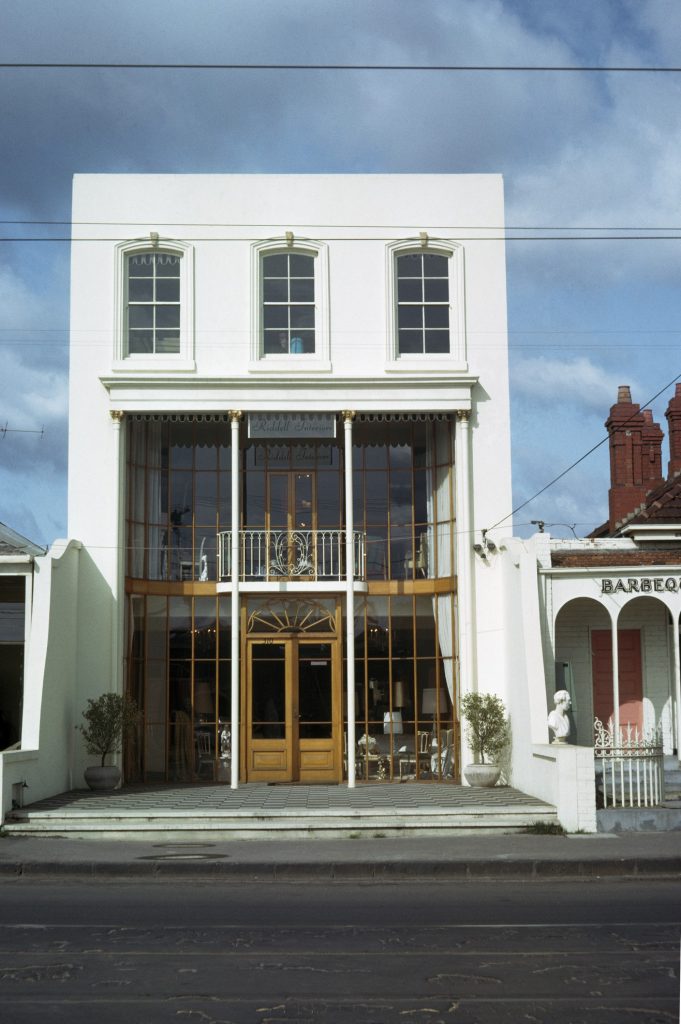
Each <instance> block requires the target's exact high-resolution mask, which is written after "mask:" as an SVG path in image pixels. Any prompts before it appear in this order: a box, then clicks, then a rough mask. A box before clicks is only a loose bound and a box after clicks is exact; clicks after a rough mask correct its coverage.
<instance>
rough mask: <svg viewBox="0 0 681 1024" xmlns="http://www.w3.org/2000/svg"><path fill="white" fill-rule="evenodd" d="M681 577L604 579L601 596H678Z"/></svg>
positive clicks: (680, 587) (680, 589) (680, 588)
mask: <svg viewBox="0 0 681 1024" xmlns="http://www.w3.org/2000/svg"><path fill="white" fill-rule="evenodd" d="M679 591H681V577H679V576H638V577H636V576H634V577H630V578H629V579H612V578H610V579H608V578H605V579H602V580H601V594H663V593H672V594H678V593H679Z"/></svg>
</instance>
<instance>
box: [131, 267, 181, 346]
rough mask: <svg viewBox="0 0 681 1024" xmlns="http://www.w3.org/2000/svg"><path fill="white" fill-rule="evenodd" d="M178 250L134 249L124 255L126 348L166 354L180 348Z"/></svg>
mask: <svg viewBox="0 0 681 1024" xmlns="http://www.w3.org/2000/svg"><path fill="white" fill-rule="evenodd" d="M181 262H182V254H181V253H174V252H135V253H131V254H130V255H129V256H128V257H127V273H126V309H125V313H126V351H127V353H128V355H151V354H153V355H170V354H176V353H179V351H180V313H181V307H180V267H181Z"/></svg>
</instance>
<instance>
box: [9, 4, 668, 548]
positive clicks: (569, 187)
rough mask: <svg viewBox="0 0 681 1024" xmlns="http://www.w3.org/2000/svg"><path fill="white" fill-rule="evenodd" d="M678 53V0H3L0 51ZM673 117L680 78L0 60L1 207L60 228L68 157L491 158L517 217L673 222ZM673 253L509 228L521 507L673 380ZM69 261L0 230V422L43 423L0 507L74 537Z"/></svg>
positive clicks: (484, 55) (376, 161) (551, 501)
mask: <svg viewBox="0 0 681 1024" xmlns="http://www.w3.org/2000/svg"><path fill="white" fill-rule="evenodd" d="M680 44H681V4H679V3H678V0H596V2H594V0H570V2H569V3H566V2H565V0H370V2H367V0H288V2H286V3H284V2H281V0H191V2H190V0H183V2H179V0H146V2H145V3H144V4H140V3H139V2H131V0H117V3H116V4H95V3H92V2H91V0H59V2H58V3H54V2H52V0H2V3H1V5H0V62H12V61H22V62H40V61H44V62H54V61H100V62H116V61H122V62H125V61H131V62H139V61H147V62H149V61H153V62H186V63H192V62H202V63H203V62H219V63H225V62H233V63H249V62H251V63H252V62H256V63H390V64H484V65H499V64H512V65H517V64H523V65H525V64H534V65H539V64H541V65H574V64H590V65H593V64H600V65H633V66H641V65H647V66H670V65H678V64H679V63H681V62H680V61H679V53H680V52H681V45H680ZM680 129H681V75H672V74H655V75H653V74H619V75H618V74H600V75H595V74H544V73H542V74H539V73H535V74H511V73H508V72H505V73H504V72H493V73H492V72H489V73H467V74H447V73H436V74H435V73H430V74H427V73H408V74H405V73H399V72H342V73H339V72H302V71H300V72H284V71H268V72H254V71H236V72H206V71H174V72H170V71H153V72H152V71H146V72H145V71H125V72H120V71H83V70H80V71H78V70H70V71H56V70H50V71H47V70H42V71H39V70H29V69H21V70H2V69H0V139H2V149H3V153H2V160H1V161H0V219H2V220H4V221H12V220H24V221H38V220H47V221H68V219H69V215H70V188H71V176H72V174H73V173H76V172H126V171H130V172H202V171H206V172H216V171H225V172H230V171H235V172H250V171H260V172H287V171H299V172H300V171H306V172H315V171H323V172H327V173H328V172H345V173H348V172H355V171H358V172H360V171H361V172H391V171H394V172H410V171H411V172H500V173H502V174H503V175H504V178H505V185H506V201H507V211H506V212H507V223H508V224H509V225H517V226H519V227H523V228H525V227H532V228H536V227H542V226H544V227H546V226H548V227H554V226H556V227H562V228H566V227H572V226H574V227H578V228H582V227H597V228H608V229H621V228H632V227H633V228H637V229H669V228H674V227H676V228H681V204H680V202H679V200H680V198H681V195H680V193H681V175H679V167H680V166H681V131H680ZM66 230H67V229H66V228H64V227H45V226H35V227H19V226H16V225H11V224H3V225H0V235H2V236H5V237H6V236H12V237H16V236H17V235H21V236H24V237H26V238H28V237H31V236H34V237H35V236H41V237H42V236H44V235H45V234H50V233H53V234H56V235H63V234H64V232H65V231H66ZM523 233H527V232H523ZM531 233H533V234H536V233H537V232H531ZM551 233H554V232H549V234H551ZM577 233H582V234H583V233H584V232H577ZM601 233H603V232H601ZM606 233H607V234H618V233H619V232H618V231H616V230H609V231H608V232H606ZM637 233H639V234H640V233H643V234H645V233H646V232H645V231H639V232H637ZM653 233H655V234H664V233H666V232H665V231H662V230H658V231H653ZM672 233H673V232H672ZM675 233H677V234H681V230H679V231H677V232H675ZM680 246H681V243H680V242H677V241H673V240H657V241H653V240H649V241H630V240H626V241H625V240H622V239H620V240H619V241H590V242H579V241H566V240H561V241H556V242H552V241H512V242H509V244H508V306H509V328H510V335H509V339H510V351H511V400H512V432H513V461H514V504H515V505H519V504H520V503H521V502H522V501H524V500H525V499H526V498H528V497H529V496H531V495H532V494H533V493H534V492H535V491H537V490H539V488H541V487H542V486H543V485H544V484H545V483H547V482H548V480H550V479H551V478H552V477H553V476H554V475H556V474H557V473H558V472H560V470H562V469H563V468H565V467H566V466H568V465H569V464H570V463H571V462H573V461H574V460H575V459H576V458H578V457H579V456H580V455H581V454H582V453H583V452H584V451H585V450H586V449H588V448H590V447H591V446H592V445H594V444H595V443H596V442H597V441H598V440H599V439H600V438H601V437H602V436H603V422H604V420H605V418H606V415H607V411H608V408H609V406H610V405H611V404H612V402H613V401H614V400H615V396H616V389H617V385H618V384H624V383H628V384H630V385H631V386H632V390H633V396H634V399H635V400H636V401H640V402H643V401H645V400H647V399H648V397H649V396H651V395H652V394H654V393H655V392H657V391H659V390H660V388H662V387H663V385H665V384H666V383H668V382H669V381H671V380H672V379H673V378H675V377H676V376H677V374H679V373H681V365H680V360H679V358H678V355H677V351H678V347H679V337H680V334H681V287H680V285H681V281H680V280H679V277H680V269H679V263H680V261H679V254H680ZM68 260H69V251H68V246H67V245H65V244H64V243H61V242H49V243H41V242H27V241H22V242H7V241H3V242H0V344H1V346H2V349H1V351H2V357H3V358H2V365H3V372H2V374H0V427H2V426H4V425H5V423H6V424H7V425H8V426H9V427H10V428H12V430H14V431H18V430H22V429H23V430H30V429H40V428H42V427H43V426H44V428H45V434H44V436H43V437H40V436H39V435H35V434H30V433H25V434H24V433H14V432H8V433H7V434H6V435H5V436H4V439H0V521H3V522H6V523H8V524H9V525H11V526H12V527H13V528H14V529H17V530H19V531H20V532H21V533H24V534H26V535H27V536H29V537H30V538H31V539H33V540H35V541H37V542H40V543H44V544H47V543H50V542H51V541H52V540H54V539H55V538H56V537H58V536H64V535H65V533H66V431H67V400H66V375H67V365H68V350H67V342H68V334H67V327H68V272H69V267H68ZM672 393H673V388H668V389H667V391H665V392H664V394H663V395H662V396H661V397H660V398H659V399H658V400H657V401H656V402H655V404H654V406H653V409H654V413H655V417H656V419H658V420H659V421H660V422H661V423H662V426H663V428H665V427H666V423H665V421H664V409H665V408H666V404H667V401H668V399H669V397H670V396H671V394H672ZM664 458H665V461H666V451H665V454H664ZM607 488H608V462H607V446H603V447H602V448H601V449H600V450H599V452H597V453H595V454H594V455H592V456H591V457H590V458H589V459H587V460H586V461H585V462H584V463H582V464H581V465H580V466H579V467H578V469H576V470H575V471H573V472H572V473H570V474H569V475H568V476H567V477H565V478H564V479H563V480H561V481H560V483H558V484H557V485H556V486H555V487H553V488H551V489H550V490H549V491H548V492H546V493H545V494H543V495H542V496H541V497H540V498H538V499H537V500H536V501H534V502H532V503H531V504H530V505H529V506H528V507H527V508H525V509H523V510H522V511H521V512H520V513H519V514H518V515H517V517H516V523H517V527H516V528H517V532H518V533H527V532H529V531H531V527H529V526H528V525H526V524H529V522H530V520H531V519H543V520H544V521H545V522H546V523H555V524H560V523H562V524H568V525H567V527H566V526H562V527H559V526H555V527H552V529H551V532H552V533H555V534H556V535H558V536H565V535H569V534H570V530H569V529H568V527H569V526H571V525H572V524H576V526H575V530H576V532H577V534H584V533H587V532H588V531H589V530H590V529H591V528H592V527H593V526H595V525H596V524H598V523H599V522H601V521H603V519H605V517H606V512H607ZM509 511H510V510H509ZM476 525H477V526H478V527H484V526H486V525H490V524H485V523H478V524H476Z"/></svg>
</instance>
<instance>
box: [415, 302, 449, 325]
mask: <svg viewBox="0 0 681 1024" xmlns="http://www.w3.org/2000/svg"><path fill="white" fill-rule="evenodd" d="M425 314H426V327H449V306H426V307H425ZM404 326H405V327H407V326H409V325H408V324H405V325H404Z"/></svg>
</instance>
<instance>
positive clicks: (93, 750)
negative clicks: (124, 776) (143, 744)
mask: <svg viewBox="0 0 681 1024" xmlns="http://www.w3.org/2000/svg"><path fill="white" fill-rule="evenodd" d="M87 704H88V706H87V708H86V709H85V711H84V712H83V718H84V719H85V725H80V726H78V728H79V729H80V731H81V732H82V734H83V736H84V738H85V745H86V748H87V752H88V754H97V755H98V756H99V757H100V758H101V762H100V764H98V765H93V766H91V767H90V768H86V769H85V781H86V782H87V784H88V786H89V787H90V789H115V788H116V786H117V785H118V784H119V782H120V781H121V770H120V768H118V767H117V766H116V765H108V764H105V761H106V758H107V757H108V755H109V754H117V753H118V752H119V751H120V749H121V744H122V740H123V737H124V735H125V734H126V732H127V731H128V730H129V729H130V728H132V726H133V725H135V723H136V721H137V704H136V703H135V701H134V700H132V699H131V698H130V697H126V696H125V695H122V694H120V693H103V694H102V695H101V697H97V699H96V700H93V699H92V698H90V699H89V700H88V702H87Z"/></svg>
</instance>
